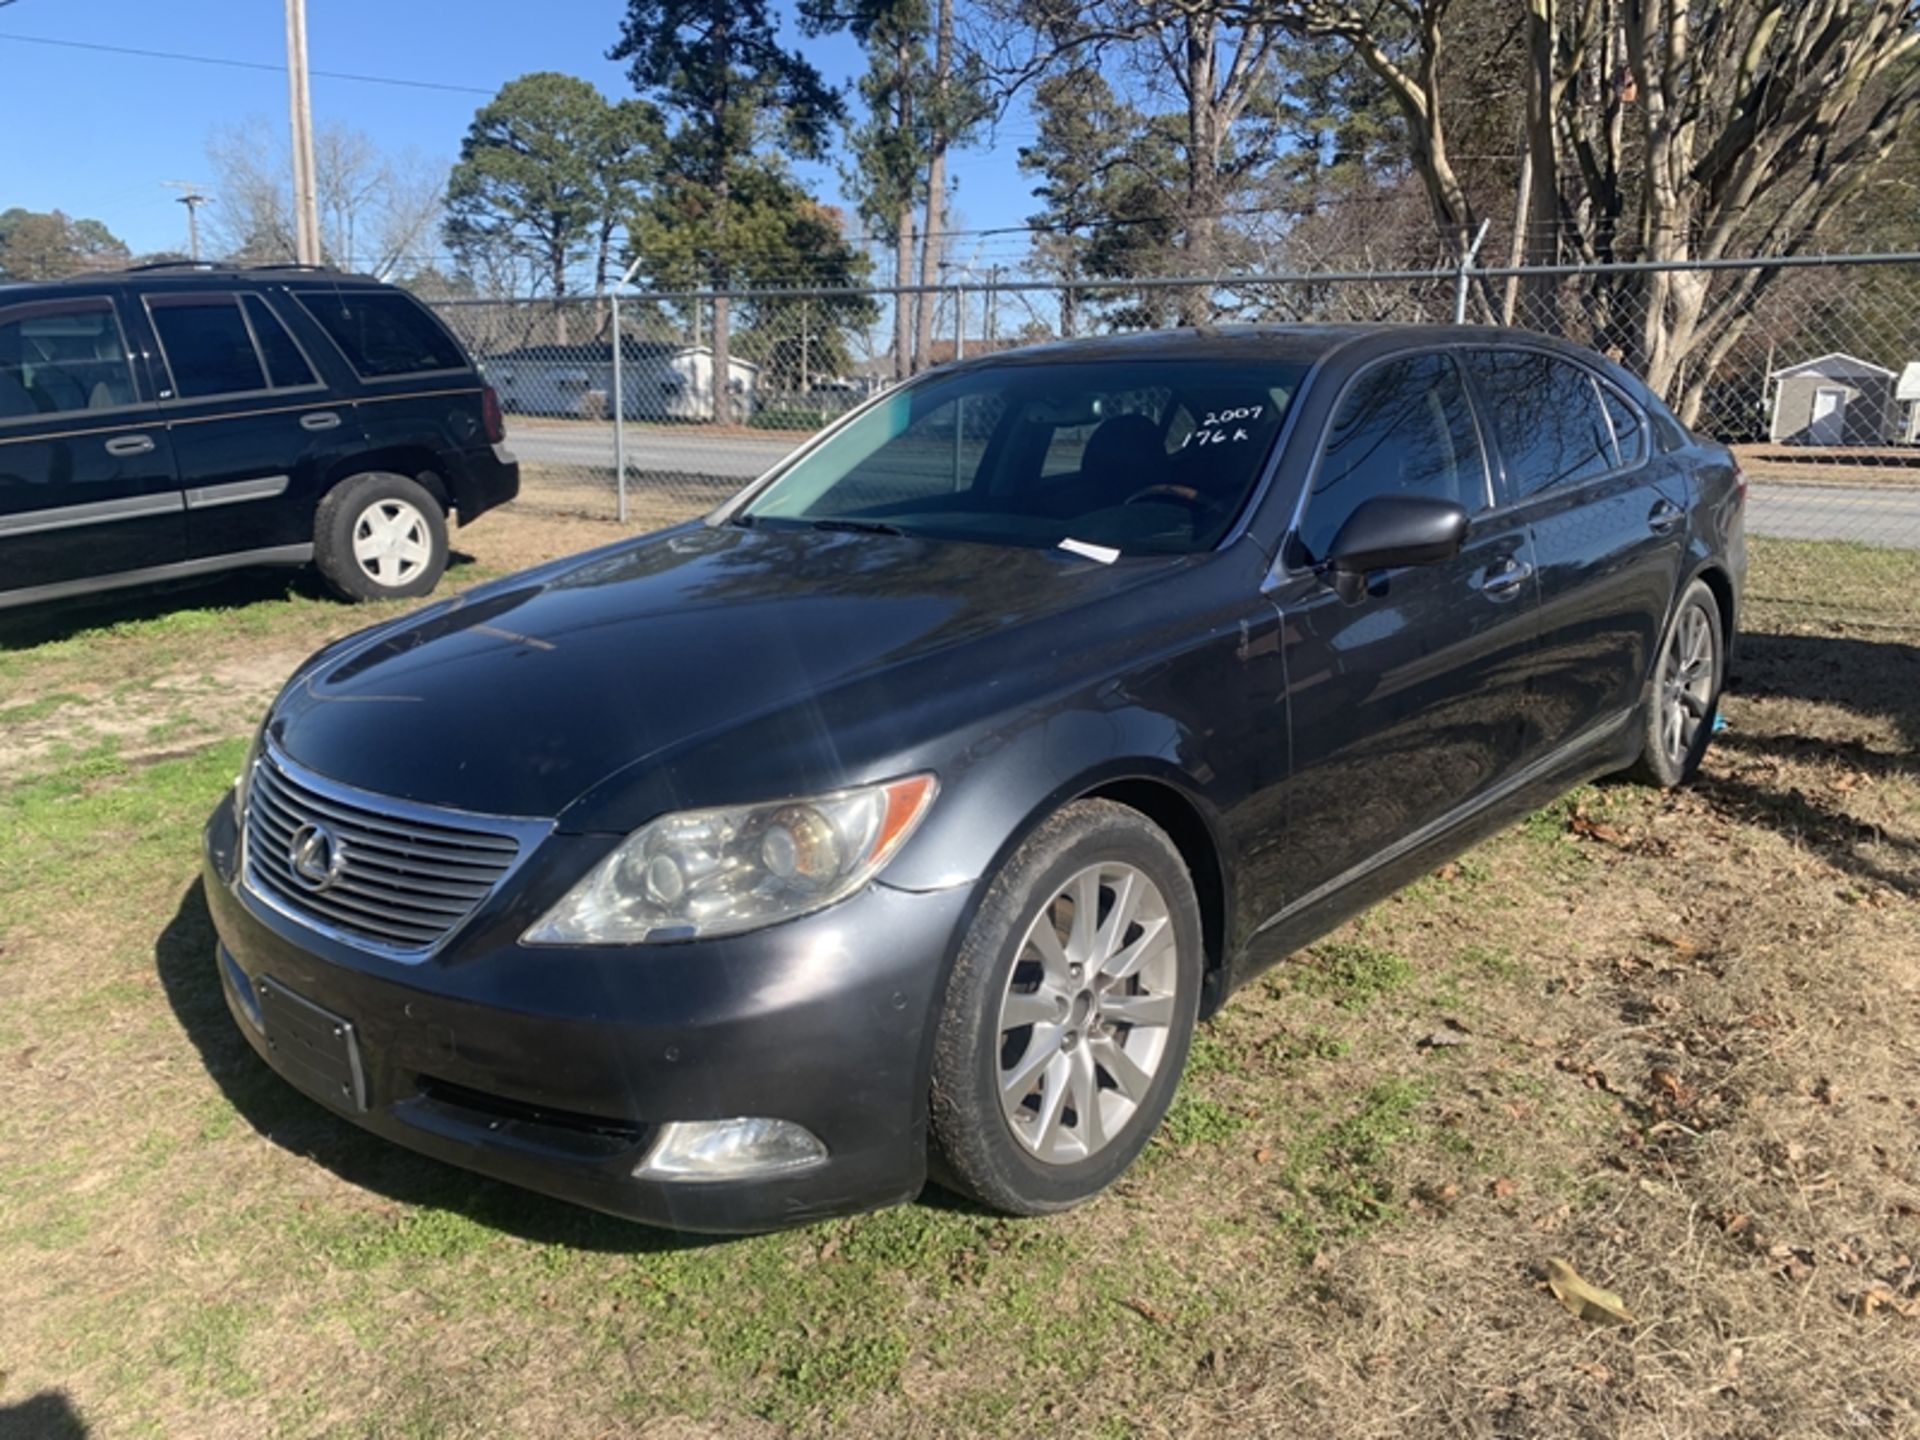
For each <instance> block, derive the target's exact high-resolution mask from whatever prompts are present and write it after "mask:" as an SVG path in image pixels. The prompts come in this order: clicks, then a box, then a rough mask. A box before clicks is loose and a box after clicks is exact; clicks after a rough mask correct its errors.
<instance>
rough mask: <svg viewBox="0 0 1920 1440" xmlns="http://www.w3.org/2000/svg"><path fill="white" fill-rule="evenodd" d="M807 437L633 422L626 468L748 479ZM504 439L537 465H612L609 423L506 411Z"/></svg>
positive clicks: (608, 467) (597, 467)
mask: <svg viewBox="0 0 1920 1440" xmlns="http://www.w3.org/2000/svg"><path fill="white" fill-rule="evenodd" d="M805 438H806V437H805V436H804V435H794V436H778V435H770V436H764V437H763V436H759V435H728V436H725V437H716V436H712V435H702V434H698V433H695V432H692V431H689V432H687V433H685V434H679V433H676V432H674V431H672V430H662V429H655V428H651V427H648V428H641V427H639V426H636V427H635V428H634V429H632V430H629V431H628V432H627V468H628V470H629V471H630V472H643V471H656V472H657V471H666V472H668V473H671V474H680V475H691V476H703V477H706V478H710V479H718V480H751V479H753V478H754V477H755V476H756V475H759V474H761V473H762V472H764V471H765V470H766V469H767V467H768V466H770V465H772V464H773V462H774V461H776V460H778V459H780V457H781V456H783V455H785V454H786V453H787V452H788V451H789V450H792V449H793V448H794V447H795V446H797V445H798V444H799V443H800V442H801V441H802V440H804V439H805ZM507 444H508V445H509V446H510V447H511V448H512V450H513V452H514V454H516V455H518V456H519V457H520V458H521V459H522V460H525V461H527V462H529V463H531V464H535V465H557V466H566V465H575V466H580V467H582V468H587V469H601V470H612V469H613V427H612V426H611V425H607V426H599V425H574V424H568V423H561V424H552V423H547V424H542V423H541V422H539V421H537V420H524V419H521V418H519V417H517V416H509V417H508V418H507Z"/></svg>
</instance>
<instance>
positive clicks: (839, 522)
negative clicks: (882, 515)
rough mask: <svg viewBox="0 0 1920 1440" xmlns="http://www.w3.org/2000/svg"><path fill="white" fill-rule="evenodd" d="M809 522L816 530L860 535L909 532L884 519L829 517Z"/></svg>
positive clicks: (902, 533)
mask: <svg viewBox="0 0 1920 1440" xmlns="http://www.w3.org/2000/svg"><path fill="white" fill-rule="evenodd" d="M807 524H808V525H809V526H810V527H812V528H813V529H815V530H847V531H851V532H853V533H854V534H858V535H904V534H906V533H907V532H906V531H904V530H902V529H901V528H900V527H899V526H898V525H889V524H888V523H887V522H886V521H884V520H848V519H842V518H829V519H824V520H809V521H807Z"/></svg>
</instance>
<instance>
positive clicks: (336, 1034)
mask: <svg viewBox="0 0 1920 1440" xmlns="http://www.w3.org/2000/svg"><path fill="white" fill-rule="evenodd" d="M254 993H255V994H257V995H258V996H259V997H260V1018H261V1023H262V1026H263V1028H264V1029H265V1031H266V1039H267V1049H268V1051H269V1052H270V1053H271V1054H272V1056H273V1059H274V1063H275V1065H276V1066H277V1068H278V1069H279V1070H280V1072H281V1073H282V1074H284V1075H285V1076H286V1077H287V1078H288V1079H289V1080H291V1081H293V1083H294V1084H296V1085H298V1086H299V1087H300V1088H301V1089H303V1090H305V1091H307V1092H308V1093H309V1094H311V1095H314V1096H317V1097H318V1098H320V1099H322V1100H325V1101H326V1102H327V1103H329V1104H331V1105H337V1106H339V1107H341V1108H342V1109H346V1110H353V1111H356V1112H359V1111H364V1110H365V1109H366V1108H367V1076H366V1070H365V1068H364V1067H363V1066H362V1065H361V1063H360V1039H359V1036H358V1035H357V1034H356V1033H355V1031H354V1028H353V1022H352V1021H350V1020H347V1019H345V1018H343V1017H341V1016H339V1015H336V1014H334V1013H333V1012H332V1011H331V1010H324V1009H322V1008H321V1007H320V1006H318V1005H316V1004H314V1003H313V1002H312V1001H311V1000H308V999H306V998H305V997H304V996H301V995H296V994H295V993H294V992H293V991H291V990H289V989H288V988H287V987H286V986H284V985H282V984H281V983H280V982H279V981H278V980H272V979H266V978H262V979H261V980H259V981H257V982H256V983H255V985H254Z"/></svg>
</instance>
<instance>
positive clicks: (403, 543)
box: [313, 474, 447, 601]
mask: <svg viewBox="0 0 1920 1440" xmlns="http://www.w3.org/2000/svg"><path fill="white" fill-rule="evenodd" d="M313 559H314V564H315V565H316V566H317V567H318V568H319V571H320V574H321V575H322V577H324V578H325V580H326V582H327V584H328V585H329V586H330V587H332V589H333V591H334V593H335V594H337V595H339V596H340V597H341V598H342V599H343V600H356V601H357V600H395V599H415V598H418V597H419V596H422V595H426V594H429V593H431V592H432V590H433V587H434V586H436V585H438V584H439V583H440V576H441V574H442V573H443V572H444V571H445V570H446V568H447V517H446V515H445V514H444V513H443V512H442V511H441V509H440V505H439V502H438V501H436V500H435V499H434V498H433V496H431V495H429V494H428V493H427V491H426V489H425V488H424V487H423V486H421V485H420V484H419V483H418V482H416V481H413V480H409V479H407V478H406V476H404V475H381V474H376V475H356V476H354V477H353V478H352V479H350V480H343V481H342V482H341V483H340V484H338V485H336V486H334V487H333V489H331V490H329V491H328V492H327V494H326V498H324V499H323V500H321V502H320V509H319V512H318V514H317V515H316V516H315V517H314V528H313Z"/></svg>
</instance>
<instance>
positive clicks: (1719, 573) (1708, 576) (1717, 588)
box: [1680, 560, 1739, 659]
mask: <svg viewBox="0 0 1920 1440" xmlns="http://www.w3.org/2000/svg"><path fill="white" fill-rule="evenodd" d="M1695 580H1698V581H1700V582H1701V583H1703V584H1704V585H1705V586H1706V587H1707V589H1709V590H1711V591H1712V592H1713V599H1714V603H1715V604H1717V605H1718V606H1719V607H1720V642H1721V646H1722V653H1723V654H1724V655H1725V656H1726V657H1727V658H1729V659H1731V658H1732V656H1733V637H1734V635H1735V633H1736V632H1737V631H1738V629H1739V621H1738V618H1737V617H1736V616H1735V614H1734V606H1735V605H1736V604H1737V603H1738V602H1737V601H1736V598H1735V592H1734V588H1733V576H1731V575H1729V574H1728V573H1727V570H1726V567H1725V566H1723V565H1721V564H1720V563H1719V562H1718V561H1717V560H1708V561H1706V562H1704V563H1702V564H1700V565H1698V566H1696V567H1695V568H1694V572H1693V574H1692V575H1690V576H1689V577H1688V584H1691V583H1692V582H1693V581H1695ZM1680 588H1681V589H1682V590H1685V589H1686V586H1685V585H1683V586H1681V587H1680Z"/></svg>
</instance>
